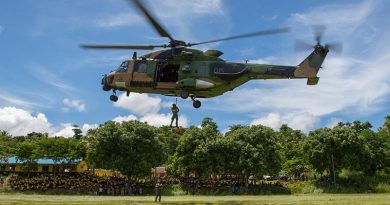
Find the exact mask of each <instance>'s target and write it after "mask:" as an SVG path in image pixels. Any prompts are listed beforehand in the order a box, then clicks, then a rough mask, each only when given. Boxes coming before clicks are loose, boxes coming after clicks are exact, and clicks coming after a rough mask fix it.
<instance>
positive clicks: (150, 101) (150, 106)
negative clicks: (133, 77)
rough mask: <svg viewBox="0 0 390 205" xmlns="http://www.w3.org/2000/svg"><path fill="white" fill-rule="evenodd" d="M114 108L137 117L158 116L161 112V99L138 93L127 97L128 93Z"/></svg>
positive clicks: (124, 94) (123, 95)
mask: <svg viewBox="0 0 390 205" xmlns="http://www.w3.org/2000/svg"><path fill="white" fill-rule="evenodd" d="M114 106H115V107H119V108H123V109H126V110H128V111H130V112H134V113H135V114H137V115H146V114H156V113H158V111H159V110H160V106H161V98H159V97H150V96H149V95H147V94H138V93H131V94H130V96H126V93H122V94H121V95H120V96H119V99H118V101H117V102H116V103H114Z"/></svg>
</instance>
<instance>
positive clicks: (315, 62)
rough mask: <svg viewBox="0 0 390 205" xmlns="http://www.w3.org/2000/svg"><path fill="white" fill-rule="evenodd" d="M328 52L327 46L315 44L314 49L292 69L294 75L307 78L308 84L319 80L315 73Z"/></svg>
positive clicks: (314, 83)
mask: <svg viewBox="0 0 390 205" xmlns="http://www.w3.org/2000/svg"><path fill="white" fill-rule="evenodd" d="M328 52H329V49H328V47H327V46H325V47H324V46H321V45H316V46H315V47H314V51H313V52H312V53H311V54H310V55H309V56H308V57H307V58H305V60H303V61H302V63H300V64H299V65H298V68H297V69H296V70H295V71H294V77H296V78H308V79H307V84H308V85H316V84H317V83H318V80H319V78H318V77H317V73H318V71H319V70H320V68H321V65H322V63H323V62H324V60H325V57H326V55H327V54H328Z"/></svg>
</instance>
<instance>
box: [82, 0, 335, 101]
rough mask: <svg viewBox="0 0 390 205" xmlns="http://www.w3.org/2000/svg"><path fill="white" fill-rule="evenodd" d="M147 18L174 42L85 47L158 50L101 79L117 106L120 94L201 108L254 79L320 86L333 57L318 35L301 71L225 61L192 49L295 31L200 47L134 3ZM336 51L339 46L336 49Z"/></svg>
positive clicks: (216, 52) (280, 30)
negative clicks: (328, 58) (156, 96)
mask: <svg viewBox="0 0 390 205" xmlns="http://www.w3.org/2000/svg"><path fill="white" fill-rule="evenodd" d="M129 1H130V2H131V3H133V5H135V7H136V8H137V9H138V10H139V11H140V13H141V14H142V15H144V16H145V18H146V20H147V21H148V22H149V23H150V24H151V25H152V27H153V28H154V29H155V30H156V31H157V33H158V34H159V35H160V36H161V37H165V38H168V39H169V43H168V44H163V45H119V44H116V45H101V44H100V45H99V44H87V45H81V47H82V48H85V49H125V50H126V49H127V50H129V49H132V50H153V49H155V48H162V50H157V51H154V52H151V53H148V54H145V55H142V56H140V57H137V53H136V52H134V53H133V57H132V58H131V59H129V60H125V61H123V62H122V64H121V65H120V66H119V67H118V68H117V69H115V70H113V71H111V72H109V73H107V74H105V75H104V77H103V78H102V80H101V84H102V86H103V90H104V91H111V90H112V91H113V94H112V95H111V96H110V100H111V101H113V102H116V101H117V100H118V97H117V95H116V91H118V90H119V91H125V92H126V94H127V96H129V94H130V93H131V92H135V93H152V94H162V95H165V96H174V97H181V98H183V99H187V98H190V99H191V100H192V102H193V107H194V108H200V107H201V101H200V100H198V99H199V98H212V97H215V96H219V95H222V94H224V93H225V92H227V91H232V90H234V89H235V88H236V87H238V86H240V85H242V84H244V83H246V82H248V81H250V80H254V79H263V80H265V79H302V78H305V79H307V85H316V84H317V83H318V81H319V77H318V76H317V73H318V71H319V69H320V68H321V65H322V63H323V61H324V59H325V57H326V55H327V54H328V52H329V50H330V48H331V47H332V46H333V45H331V44H325V45H322V44H321V37H322V31H321V32H316V37H315V39H316V44H315V45H314V46H312V45H310V48H312V49H313V51H312V52H311V53H310V54H309V55H308V56H307V57H306V58H305V59H304V60H303V61H302V62H301V63H300V64H299V65H298V66H283V65H268V64H252V63H248V62H246V63H235V62H227V61H225V60H223V59H222V58H220V56H221V55H222V54H223V52H222V51H219V50H206V51H201V50H197V49H193V48H190V47H192V46H197V45H202V44H207V43H214V42H220V41H226V40H234V39H240V38H248V37H255V36H263V35H273V34H279V33H286V32H289V31H290V28H287V27H286V28H276V29H270V30H263V31H257V32H253V33H247V34H241V35H236V36H231V37H226V38H220V39H215V40H208V41H203V42H197V43H187V42H185V41H182V40H177V39H175V38H173V37H172V35H170V34H169V33H168V32H167V30H166V29H165V28H164V27H163V26H162V24H160V23H159V22H158V21H157V19H156V18H155V17H154V15H153V13H152V12H151V11H150V10H149V9H148V8H147V7H146V6H145V4H144V3H143V2H142V1H141V0H129ZM306 45H307V44H306ZM333 47H335V46H333Z"/></svg>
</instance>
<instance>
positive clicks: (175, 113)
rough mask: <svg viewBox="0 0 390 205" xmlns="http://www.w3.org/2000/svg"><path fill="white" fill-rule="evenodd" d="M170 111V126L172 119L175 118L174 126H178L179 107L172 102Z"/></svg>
mask: <svg viewBox="0 0 390 205" xmlns="http://www.w3.org/2000/svg"><path fill="white" fill-rule="evenodd" d="M171 111H172V118H171V127H172V123H173V121H174V120H175V119H176V127H179V115H178V113H179V111H180V110H179V108H178V107H177V106H176V104H172V108H171Z"/></svg>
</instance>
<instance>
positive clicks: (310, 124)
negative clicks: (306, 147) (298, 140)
mask: <svg viewBox="0 0 390 205" xmlns="http://www.w3.org/2000/svg"><path fill="white" fill-rule="evenodd" d="M318 120H319V118H318V117H316V116H314V115H311V114H308V113H300V114H288V115H285V116H281V115H280V114H279V113H269V114H268V115H267V116H265V117H260V118H257V119H255V120H253V121H252V122H251V125H259V124H261V125H264V126H267V127H271V128H272V129H274V130H279V128H280V126H282V124H287V125H288V126H289V127H291V128H293V129H296V130H301V131H303V132H305V133H307V132H309V131H310V130H312V129H313V128H314V126H315V124H316V123H317V122H318Z"/></svg>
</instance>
